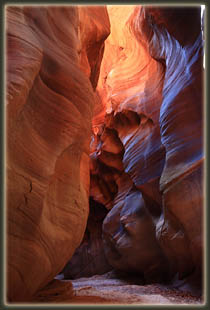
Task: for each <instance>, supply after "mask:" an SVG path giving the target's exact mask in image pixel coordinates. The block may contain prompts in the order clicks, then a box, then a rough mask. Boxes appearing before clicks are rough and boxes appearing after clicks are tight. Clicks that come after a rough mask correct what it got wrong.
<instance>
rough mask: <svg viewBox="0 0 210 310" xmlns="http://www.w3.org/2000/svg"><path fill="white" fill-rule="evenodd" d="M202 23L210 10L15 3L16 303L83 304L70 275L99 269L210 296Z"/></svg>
mask: <svg viewBox="0 0 210 310" xmlns="http://www.w3.org/2000/svg"><path fill="white" fill-rule="evenodd" d="M201 21H202V20H201V9H200V6H197V7H155V6H135V5H128V6H126V9H125V7H124V6H122V5H121V6H117V5H107V6H36V7H32V6H8V7H7V9H6V55H7V58H6V133H7V143H6V154H7V158H6V169H7V170H6V179H7V181H6V188H7V193H6V202H7V203H6V204H7V206H6V215H7V298H8V302H36V301H39V302H49V301H52V302H63V301H64V300H68V302H71V300H75V296H74V288H73V287H72V284H71V281H70V280H72V283H73V284H74V283H75V285H77V283H83V282H76V281H77V280H76V279H80V278H84V277H93V279H94V276H96V278H97V275H98V278H97V279H99V280H98V281H99V282H100V281H103V280H104V281H105V282H104V283H106V281H108V282H109V281H111V282H112V280H107V279H113V275H114V277H116V278H117V277H119V279H121V280H119V281H123V280H122V278H123V277H125V278H126V279H127V277H129V276H130V277H133V276H134V275H135V281H136V282H135V281H134V282H132V284H135V285H136V283H137V282H138V283H140V284H141V285H145V290H146V287H147V285H152V284H155V285H159V284H164V285H170V287H173V285H174V287H175V286H176V285H179V283H180V286H182V285H187V288H188V290H189V292H192V291H193V288H192V287H194V285H195V287H196V289H195V291H196V292H201V293H199V294H200V295H202V289H203V288H202V281H203V258H204V255H203V253H204V231H203V213H204V202H203V196H204V189H203V188H204V176H203V174H204V173H203V167H204V145H203V144H204V138H203V136H204V135H203V101H204V98H203V92H204V87H203V85H204V83H203V76H204V69H203V50H204V49H203V45H204V39H203V34H202V24H201ZM58 274H60V275H61V279H62V277H63V278H64V279H62V280H58V278H59V277H58V278H57V279H55V277H56V276H57V275H58ZM103 275H104V276H103ZM106 275H107V277H108V278H106ZM103 277H104V278H103ZM90 279H92V278H90ZM101 279H102V280H101ZM79 281H80V280H79ZM81 281H85V280H81ZM108 282H107V283H108ZM111 282H110V283H111ZM119 283H121V282H119ZM177 283H178V284H177ZM78 285H80V284H78ZM107 285H108V284H107ZM114 285H115V284H114ZM123 285H124V282H123ZM127 289H128V291H129V288H127ZM136 289H137V290H138V288H136ZM139 292H140V291H139ZM90 294H91V293H90ZM94 294H95V291H94ZM103 294H104V293H103ZM103 294H102V295H101V296H98V295H94V296H98V297H97V298H98V299H97V298H96V299H95V300H98V301H99V303H100V298H102V299H103V298H105V297H104V295H103ZM139 294H140V293H139ZM62 296H63V297H62ZM87 296H89V295H87ZM99 297H100V298H99ZM119 298H120V297H119V296H118V301H119ZM102 299H101V302H102V303H105V302H106V298H105V301H104V300H103V301H102ZM124 299H125V298H124ZM124 299H123V302H124V303H126V300H124ZM137 299H138V298H137ZM84 300H85V299H84ZM84 300H83V301H84ZM107 300H108V299H107ZM128 300H129V298H128ZM86 301H87V303H88V298H87V299H86ZM92 301H93V300H92ZM72 302H73V301H72ZM84 302H85V301H84ZM136 302H137V303H138V302H139V303H141V302H140V300H136ZM160 302H161V301H160ZM162 302H163V303H164V301H163V300H162ZM95 303H97V302H95ZM128 303H132V302H131V301H130V302H128ZM146 303H147V302H146ZM148 303H149V302H148ZM166 303H167V300H166Z"/></svg>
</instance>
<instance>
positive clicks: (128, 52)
mask: <svg viewBox="0 0 210 310" xmlns="http://www.w3.org/2000/svg"><path fill="white" fill-rule="evenodd" d="M108 13H109V18H110V23H111V34H110V36H109V37H108V39H107V40H106V43H105V52H104V58H103V61H102V66H101V72H100V77H99V82H98V87H97V92H98V96H99V97H101V101H102V107H101V110H100V111H98V114H97V115H96V116H95V118H94V119H93V129H94V136H93V138H92V144H91V146H92V153H91V187H90V195H91V196H92V197H93V199H94V200H95V201H98V202H99V203H102V204H104V205H105V206H106V207H107V209H109V210H110V211H109V213H108V214H107V216H106V218H105V220H104V222H103V241H104V249H105V253H106V257H107V259H108V261H109V263H110V264H111V265H112V266H113V267H114V268H115V269H119V270H124V271H127V272H138V273H139V275H142V276H143V277H144V279H145V281H146V282H152V281H161V280H166V279H172V278H173V277H174V276H175V275H178V278H179V279H184V278H185V277H187V276H189V275H191V276H192V275H196V277H197V278H198V279H200V278H201V274H202V264H203V261H202V259H203V230H202V226H203V225H202V218H203V215H202V214H203V158H204V155H203V128H202V120H203V119H202V118H203V116H202V109H203V104H202V103H203V97H202V95H203V89H202V85H203V84H202V78H203V68H202V57H203V41H202V34H201V14H200V7H193V8H189V7H188V8H165V7H162V8H160V7H159V8H157V7H135V6H128V8H127V10H125V9H124V7H123V6H108Z"/></svg>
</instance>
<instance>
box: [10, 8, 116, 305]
mask: <svg viewBox="0 0 210 310" xmlns="http://www.w3.org/2000/svg"><path fill="white" fill-rule="evenodd" d="M6 14H7V16H6V34H7V37H6V43H7V68H6V69H7V89H6V91H7V98H6V99H7V100H6V103H7V106H6V114H7V163H6V164H7V191H8V192H7V245H8V246H7V262H8V263H7V265H8V266H7V274H8V276H7V291H8V300H9V301H27V300H30V298H31V296H32V295H34V294H35V293H36V292H37V291H39V290H41V289H43V288H44V287H45V286H46V285H47V284H48V283H49V282H50V281H52V280H53V278H54V277H55V275H56V274H58V273H59V272H60V271H61V270H62V269H63V267H64V266H65V264H66V262H67V261H68V260H69V259H70V257H71V256H72V255H73V253H74V251H75V249H76V248H77V247H78V245H79V244H80V242H81V240H82V238H83V235H84V232H85V228H86V222H87V217H88V204H89V144H90V136H91V119H92V113H93V106H94V101H95V94H94V89H95V86H96V84H97V80H98V75H99V67H100V62H101V59H102V55H103V45H104V40H105V38H106V37H107V36H108V34H109V31H110V30H109V28H110V25H109V19H108V15H107V12H106V8H105V7H96V8H95V7H79V8H78V7H76V6H72V7H70V6H68V7H62V6H60V7H56V6H55V7H53V6H41V7H38V6H37V7H31V6H8V7H7V9H6ZM96 55H97V57H96ZM56 286H57V282H56V283H55V284H54V282H53V283H52V285H51V286H50V288H48V287H47V288H46V289H45V291H44V292H48V293H49V292H52V291H54V290H55V287H56ZM69 287H70V286H69V284H68V289H67V290H68V294H69V295H71V294H72V290H71V289H70V288H69ZM61 290H62V289H61ZM63 290H64V291H65V289H63ZM40 294H41V295H40V296H41V297H40V298H43V294H45V293H43V291H42V293H40ZM50 294H51V293H50Z"/></svg>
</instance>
